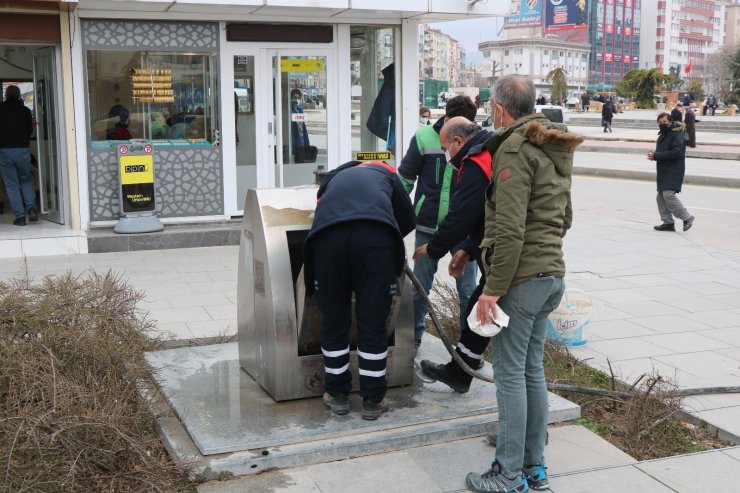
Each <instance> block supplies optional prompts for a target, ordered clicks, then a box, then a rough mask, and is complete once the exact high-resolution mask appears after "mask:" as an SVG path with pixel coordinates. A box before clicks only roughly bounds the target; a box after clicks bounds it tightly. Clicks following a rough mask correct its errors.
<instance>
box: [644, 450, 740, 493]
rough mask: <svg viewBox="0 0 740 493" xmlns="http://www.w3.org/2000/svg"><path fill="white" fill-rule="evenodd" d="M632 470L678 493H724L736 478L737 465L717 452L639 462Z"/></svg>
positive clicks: (738, 466) (738, 468) (739, 471)
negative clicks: (722, 492)
mask: <svg viewBox="0 0 740 493" xmlns="http://www.w3.org/2000/svg"><path fill="white" fill-rule="evenodd" d="M635 467H636V468H637V469H640V470H641V471H643V472H645V473H646V474H649V475H650V476H651V477H653V478H655V479H657V480H658V481H660V482H661V483H663V484H664V485H666V486H668V487H669V488H673V489H674V490H676V491H679V492H681V493H693V492H696V493H703V492H706V491H728V490H727V488H728V487H730V488H733V486H732V485H737V478H738V476H740V462H738V461H737V460H735V459H733V458H731V457H728V456H727V455H725V454H723V453H722V452H720V451H713V452H707V453H702V454H692V455H687V456H682V457H673V458H670V459H662V460H654V461H649V462H641V463H639V464H637V465H636V466H635Z"/></svg>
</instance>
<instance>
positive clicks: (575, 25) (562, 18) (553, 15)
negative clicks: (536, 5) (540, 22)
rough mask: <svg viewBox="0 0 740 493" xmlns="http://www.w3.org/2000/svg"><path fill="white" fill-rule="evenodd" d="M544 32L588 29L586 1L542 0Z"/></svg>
mask: <svg viewBox="0 0 740 493" xmlns="http://www.w3.org/2000/svg"><path fill="white" fill-rule="evenodd" d="M544 3H545V31H550V32H551V31H570V30H575V29H588V0H544Z"/></svg>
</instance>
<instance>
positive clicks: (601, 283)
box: [0, 117, 740, 493]
mask: <svg viewBox="0 0 740 493" xmlns="http://www.w3.org/2000/svg"><path fill="white" fill-rule="evenodd" d="M716 118H719V117H716ZM728 118H729V117H728ZM574 130H576V129H574ZM591 130H593V129H591ZM596 130H597V131H598V128H597V129H596ZM589 131H590V130H589ZM630 132H631V133H634V135H635V136H636V138H639V137H640V135H637V133H638V132H641V133H650V134H652V137H654V132H653V131H652V130H631V131H630ZM723 135H724V138H725V139H726V140H727V142H728V143H732V142H734V141H735V140H738V139H740V137H736V136H732V135H728V134H723ZM699 141H700V146H701V138H700V139H699ZM605 144H606V143H605ZM616 145H617V146H618V145H620V144H616ZM609 156H614V154H609V155H601V154H599V153H579V154H577V159H586V160H587V161H588V162H587V163H586V164H587V167H589V168H590V169H600V168H601V169H605V170H607V171H609V170H611V171H612V173H614V174H617V173H619V172H623V171H625V170H624V169H623V168H625V167H627V168H631V167H632V166H634V167H635V169H632V171H642V170H644V166H645V165H644V164H643V163H641V162H639V163H638V162H637V161H636V160H635V162H634V164H631V163H630V164H616V163H615V162H614V160H613V159H609ZM638 167H639V168H638ZM627 171H630V169H627ZM687 175H688V177H691V176H696V177H709V178H713V179H715V180H718V181H727V180H735V179H740V165H738V164H737V163H732V162H729V161H708V160H692V159H690V160H689V162H688V164H687ZM577 179H578V178H576V179H575V180H577ZM728 218H729V219H728V220H732V221H735V220H736V219H735V218H734V216H728ZM651 226H652V223H647V222H645V221H641V220H623V219H615V218H613V217H604V215H603V214H601V215H596V214H587V213H583V212H579V211H578V210H577V211H576V218H575V221H574V228H573V230H572V231H571V232H570V233H569V234H568V235H567V237H566V262H567V265H568V276H567V280H568V286H569V288H578V289H582V290H584V291H586V292H587V293H588V294H589V295H590V296H591V297H592V300H593V303H594V309H593V313H592V315H591V322H590V324H589V326H588V330H587V338H588V340H589V342H588V344H586V345H585V346H583V347H580V348H573V353H574V354H575V355H576V356H578V357H580V358H582V359H584V360H585V361H586V362H588V363H589V364H591V365H593V366H595V367H599V368H606V366H607V362H609V363H611V365H612V367H614V368H616V369H617V372H618V374H619V375H621V377H622V379H623V380H624V381H627V382H632V381H633V380H634V379H636V378H637V377H638V376H639V375H641V374H642V373H645V372H651V371H653V370H656V371H659V372H660V373H661V374H662V375H665V376H667V377H671V378H675V380H676V381H677V383H678V385H679V386H680V387H682V388H689V387H710V386H718V385H740V318H739V316H740V246H738V247H732V245H730V246H729V247H728V248H727V249H722V248H719V247H717V246H713V244H712V243H711V242H708V241H706V239H705V238H704V237H703V233H702V229H701V223H700V222H699V223H697V225H696V226H695V227H694V229H692V230H691V231H689V232H688V233H658V232H654V231H652V227H651ZM412 241H413V238H408V239H407V242H408V244H409V246H410V245H411V244H412ZM237 263H238V247H208V248H190V249H179V250H148V251H138V252H117V253H103V254H87V255H58V256H53V257H29V258H27V259H26V261H25V262H24V261H23V260H21V259H19V258H2V259H0V279H7V278H9V277H15V276H17V275H19V274H20V273H22V272H26V271H27V272H28V273H29V274H30V275H31V276H32V277H36V278H40V277H43V276H46V275H56V274H62V273H65V272H67V271H71V272H74V273H83V272H84V271H85V270H87V269H95V270H96V271H98V272H102V271H107V270H109V269H110V270H113V271H116V272H120V273H121V274H122V276H123V278H124V279H125V280H127V281H128V282H129V283H130V284H131V285H132V286H134V287H135V288H137V289H139V290H141V291H142V292H143V293H144V295H145V297H144V299H143V300H142V302H141V303H140V307H141V308H142V309H143V310H146V311H147V312H148V313H149V315H150V316H151V317H152V318H153V319H155V320H156V321H157V328H158V330H159V331H160V332H161V333H162V334H163V335H165V336H166V337H167V338H169V339H172V340H173V341H175V342H176V343H177V341H182V340H184V339H199V338H204V337H213V336H217V335H233V334H235V333H236V297H237V293H236V266H237ZM443 264H444V262H443ZM445 270H446V268H445V267H444V266H442V267H440V277H441V278H442V279H443V280H448V281H449V279H446V276H444V274H443V273H444V271H445ZM684 409H685V411H686V412H687V413H689V414H690V415H691V416H692V417H693V418H694V419H696V420H699V421H701V422H706V423H708V425H709V426H711V427H715V428H717V429H718V430H720V434H721V436H723V437H725V438H727V439H730V440H733V441H735V443H739V442H740V394H725V395H707V396H698V397H692V398H687V399H685V401H684ZM550 433H551V443H550V445H549V447H548V450H547V454H548V460H549V465H550V471H549V472H550V474H551V477H552V481H551V483H552V491H555V492H558V493H560V492H581V491H582V492H587V491H588V492H592V491H604V492H610V491H615V492H617V491H619V492H624V491H666V492H694V491H696V492H698V491H707V490H709V491H711V490H717V491H725V490H726V491H731V490H732V489H733V486H732V485H733V484H735V482H736V478H737V477H738V475H739V474H740V449H738V448H732V449H726V450H719V451H710V452H707V453H702V454H694V455H690V456H685V457H676V458H668V459H662V460H656V461H647V462H640V463H636V462H635V461H634V460H633V459H632V458H630V457H629V456H626V454H623V453H622V452H620V451H618V450H616V449H615V448H614V447H612V446H611V445H610V444H608V443H606V442H604V441H603V440H601V439H600V438H599V437H597V436H595V435H594V434H592V433H591V432H589V431H588V430H586V429H584V428H582V427H580V426H562V427H553V428H551V431H550ZM492 457H493V449H492V448H491V447H490V446H488V445H486V444H485V443H484V442H483V440H482V438H479V439H467V440H459V441H456V442H449V443H445V444H438V445H430V446H426V447H417V448H413V449H409V450H405V451H401V452H392V453H386V454H379V455H374V456H369V457H362V458H357V459H352V460H346V461H341V462H333V463H328V464H320V465H316V466H309V467H303V468H295V469H286V470H281V471H275V472H272V473H265V474H261V475H258V476H254V477H250V478H244V479H238V480H233V481H228V482H211V483H207V484H204V485H202V486H201V487H200V488H199V491H200V492H201V493H211V492H213V493H216V492H218V493H227V492H232V491H233V492H235V491H239V492H241V491H250V492H251V491H255V492H263V491H264V492H271V491H280V492H311V491H316V492H318V491H321V492H324V493H326V492H334V491H337V492H339V491H350V490H351V491H353V492H354V491H368V492H375V491H383V492H384V493H389V492H394V491H399V492H400V491H404V492H405V491H410V490H412V489H414V490H416V489H418V488H420V487H421V488H423V489H425V490H427V491H431V492H459V491H464V490H465V488H464V475H465V473H467V472H468V471H470V470H475V471H479V472H480V471H483V470H485V469H486V468H487V467H488V464H489V462H490V460H491V458H492Z"/></svg>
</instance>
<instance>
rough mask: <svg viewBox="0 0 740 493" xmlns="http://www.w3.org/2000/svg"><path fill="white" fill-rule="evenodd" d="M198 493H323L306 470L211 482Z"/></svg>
mask: <svg viewBox="0 0 740 493" xmlns="http://www.w3.org/2000/svg"><path fill="white" fill-rule="evenodd" d="M197 491H198V493H246V492H255V493H257V492H259V493H272V492H275V493H322V492H321V490H320V489H319V487H318V485H317V484H316V482H315V481H314V480H313V478H312V477H311V475H310V474H309V473H308V471H306V469H305V468H301V469H290V470H288V471H272V472H267V473H263V474H260V475H258V476H246V477H241V478H236V479H231V480H229V481H209V482H207V483H204V484H201V485H199V486H198V487H197Z"/></svg>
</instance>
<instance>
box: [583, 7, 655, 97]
mask: <svg viewBox="0 0 740 493" xmlns="http://www.w3.org/2000/svg"><path fill="white" fill-rule="evenodd" d="M641 3H642V4H643V5H644V4H645V3H655V2H654V1H653V0H651V1H648V2H642V1H641V0H591V11H590V19H589V21H590V22H589V41H590V43H591V66H590V71H589V72H590V73H589V89H591V90H594V91H611V90H612V89H613V88H614V83H615V82H616V81H618V80H619V79H621V78H622V77H624V75H625V74H626V73H627V72H629V71H630V70H633V69H636V68H640V56H641V55H640V50H641V44H640V33H641V31H640V29H641V17H642V14H641Z"/></svg>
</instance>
